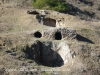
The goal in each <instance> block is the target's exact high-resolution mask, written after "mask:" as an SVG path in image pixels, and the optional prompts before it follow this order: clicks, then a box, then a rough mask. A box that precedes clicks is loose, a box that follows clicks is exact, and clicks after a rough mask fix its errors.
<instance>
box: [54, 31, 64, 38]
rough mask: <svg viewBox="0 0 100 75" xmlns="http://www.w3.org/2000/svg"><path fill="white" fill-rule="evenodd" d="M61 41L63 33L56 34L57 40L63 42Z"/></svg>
mask: <svg viewBox="0 0 100 75" xmlns="http://www.w3.org/2000/svg"><path fill="white" fill-rule="evenodd" d="M61 39H62V35H61V32H56V33H55V40H61Z"/></svg>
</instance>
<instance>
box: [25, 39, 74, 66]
mask: <svg viewBox="0 0 100 75" xmlns="http://www.w3.org/2000/svg"><path fill="white" fill-rule="evenodd" d="M24 51H25V52H26V53H27V54H28V56H29V58H30V59H35V60H36V61H39V62H40V63H41V64H43V65H45V66H51V67H59V66H62V65H64V64H66V63H67V62H68V61H70V60H71V59H72V58H73V57H74V56H75V52H74V51H73V50H70V49H69V46H68V45H67V43H66V42H60V43H58V42H51V41H43V42H40V41H36V42H35V43H33V44H32V45H31V46H27V47H26V48H25V49H24Z"/></svg>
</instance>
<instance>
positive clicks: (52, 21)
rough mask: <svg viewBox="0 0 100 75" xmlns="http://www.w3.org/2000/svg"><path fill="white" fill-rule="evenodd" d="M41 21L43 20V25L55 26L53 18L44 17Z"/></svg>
mask: <svg viewBox="0 0 100 75" xmlns="http://www.w3.org/2000/svg"><path fill="white" fill-rule="evenodd" d="M43 21H44V22H43V25H46V26H51V27H56V20H55V19H51V18H45V19H44V20H43Z"/></svg>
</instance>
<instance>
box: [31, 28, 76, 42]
mask: <svg viewBox="0 0 100 75" xmlns="http://www.w3.org/2000/svg"><path fill="white" fill-rule="evenodd" d="M37 32H40V34H41V35H42V37H45V38H46V39H49V40H68V39H75V38H76V36H77V33H76V30H74V29H70V28H50V29H46V30H43V31H40V30H37V31H35V32H33V33H32V35H34V34H35V33H37ZM35 37H36V36H35Z"/></svg>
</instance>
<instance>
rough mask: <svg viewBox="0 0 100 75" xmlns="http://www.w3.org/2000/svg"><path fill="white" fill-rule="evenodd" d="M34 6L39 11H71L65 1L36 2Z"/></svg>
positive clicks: (44, 0)
mask: <svg viewBox="0 0 100 75" xmlns="http://www.w3.org/2000/svg"><path fill="white" fill-rule="evenodd" d="M32 5H33V7H35V8H38V9H50V10H55V11H59V12H65V11H67V10H69V6H68V5H67V4H66V3H65V0H36V1H33V2H32Z"/></svg>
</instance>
